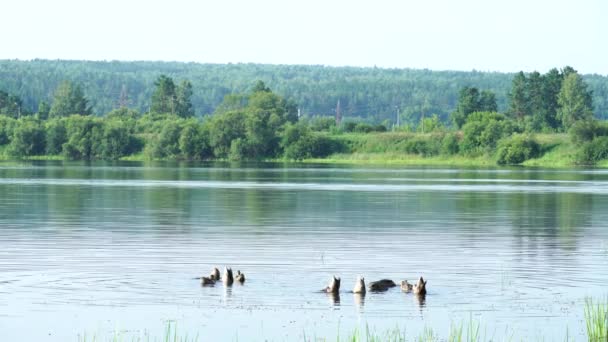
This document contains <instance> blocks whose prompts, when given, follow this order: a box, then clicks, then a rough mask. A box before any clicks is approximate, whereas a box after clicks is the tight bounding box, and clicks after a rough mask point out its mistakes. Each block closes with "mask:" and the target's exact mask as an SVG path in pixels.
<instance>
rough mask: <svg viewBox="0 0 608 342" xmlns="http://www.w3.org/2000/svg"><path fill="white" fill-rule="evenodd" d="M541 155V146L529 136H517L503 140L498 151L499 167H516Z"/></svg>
mask: <svg viewBox="0 0 608 342" xmlns="http://www.w3.org/2000/svg"><path fill="white" fill-rule="evenodd" d="M539 155H540V145H539V144H538V142H536V140H534V139H533V138H532V137H530V136H528V135H521V134H516V135H513V136H511V137H509V138H505V139H503V140H502V141H501V142H500V144H499V147H498V151H497V161H496V162H497V163H498V164H499V165H515V164H521V163H523V162H524V161H526V160H528V159H531V158H536V157H538V156H539Z"/></svg>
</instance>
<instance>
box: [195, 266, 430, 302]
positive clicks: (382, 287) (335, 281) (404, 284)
mask: <svg viewBox="0 0 608 342" xmlns="http://www.w3.org/2000/svg"><path fill="white" fill-rule="evenodd" d="M195 279H200V281H201V285H202V286H213V285H215V283H216V282H218V281H222V282H223V283H224V285H226V286H232V284H234V282H235V281H236V282H238V283H239V284H244V283H245V274H243V273H241V271H240V270H237V271H236V274H235V275H233V273H232V268H228V267H224V275H223V276H222V277H220V270H219V269H218V268H217V267H214V268H213V270H211V274H210V275H209V276H207V277H205V276H202V277H198V278H195ZM340 281H341V280H340V278H336V276H333V277H332V279H331V281H330V282H329V285H328V286H327V287H325V288H324V289H323V290H321V292H325V293H330V294H338V293H340ZM396 286H397V284H395V282H394V281H392V280H390V279H381V280H378V281H373V282H371V283H369V286H368V288H369V291H371V292H384V291H387V290H388V289H390V288H392V287H396ZM366 291H367V289H366V287H365V278H363V277H362V276H358V277H357V280H356V281H355V287H354V288H353V291H352V293H357V294H365V293H366ZM401 291H403V292H408V293H409V292H412V293H413V294H415V295H420V296H424V295H426V280H424V279H423V278H422V277H420V278H418V281H417V282H416V283H415V284H410V283H409V282H408V281H407V280H402V281H401Z"/></svg>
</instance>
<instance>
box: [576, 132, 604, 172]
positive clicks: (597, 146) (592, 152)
mask: <svg viewBox="0 0 608 342" xmlns="http://www.w3.org/2000/svg"><path fill="white" fill-rule="evenodd" d="M603 159H608V136H602V137H597V138H595V139H593V140H592V141H589V142H586V143H584V144H583V145H582V146H581V148H580V149H579V151H578V153H577V156H576V162H577V163H578V164H584V165H593V164H595V163H597V162H598V161H600V160H603Z"/></svg>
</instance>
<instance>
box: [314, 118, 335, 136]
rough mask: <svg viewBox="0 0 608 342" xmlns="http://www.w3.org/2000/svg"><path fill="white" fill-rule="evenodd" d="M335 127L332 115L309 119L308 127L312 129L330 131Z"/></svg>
mask: <svg viewBox="0 0 608 342" xmlns="http://www.w3.org/2000/svg"><path fill="white" fill-rule="evenodd" d="M333 127H336V119H335V118H333V117H317V118H313V119H312V120H310V129H312V130H313V131H317V132H321V131H330V130H331V129H332V128H333Z"/></svg>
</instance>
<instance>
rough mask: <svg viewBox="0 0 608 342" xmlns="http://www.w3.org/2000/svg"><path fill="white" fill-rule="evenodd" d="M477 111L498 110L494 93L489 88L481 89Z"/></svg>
mask: <svg viewBox="0 0 608 342" xmlns="http://www.w3.org/2000/svg"><path fill="white" fill-rule="evenodd" d="M477 111H480V112H496V111H498V105H497V104H496V94H494V92H492V91H489V90H483V91H482V92H481V94H480V95H479V108H478V110H477Z"/></svg>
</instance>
